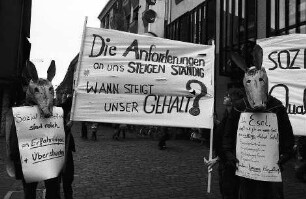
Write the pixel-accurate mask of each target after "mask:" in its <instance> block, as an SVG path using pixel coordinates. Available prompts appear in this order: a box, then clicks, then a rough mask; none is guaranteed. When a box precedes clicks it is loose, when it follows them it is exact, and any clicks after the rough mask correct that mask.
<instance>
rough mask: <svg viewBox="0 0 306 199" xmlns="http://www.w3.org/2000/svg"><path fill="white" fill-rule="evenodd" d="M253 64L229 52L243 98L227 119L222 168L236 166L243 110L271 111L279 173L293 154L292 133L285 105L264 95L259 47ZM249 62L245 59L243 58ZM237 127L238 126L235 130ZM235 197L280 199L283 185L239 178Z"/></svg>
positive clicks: (266, 89) (255, 52) (264, 85)
mask: <svg viewBox="0 0 306 199" xmlns="http://www.w3.org/2000/svg"><path fill="white" fill-rule="evenodd" d="M252 57H253V63H252V65H253V66H251V67H250V68H248V67H247V64H246V62H245V60H244V59H243V58H242V57H241V56H239V55H238V54H237V53H232V54H231V58H232V60H233V61H234V63H235V64H236V65H237V66H239V67H240V68H241V69H243V70H244V72H245V75H244V78H243V85H244V88H245V92H246V97H245V98H243V99H241V100H240V101H239V102H237V103H236V104H235V106H234V108H233V110H232V111H231V113H230V115H229V117H228V118H227V122H226V126H225V129H224V136H223V138H222V149H223V150H224V155H225V161H226V163H225V164H226V167H228V168H232V169H237V168H238V162H239V161H238V160H237V156H236V143H237V131H238V125H239V119H240V116H241V114H244V113H272V114H275V115H276V118H277V119H276V120H277V123H276V125H277V127H278V135H279V136H278V138H279V140H278V150H279V159H278V162H277V164H278V166H279V168H280V169H279V170H280V173H281V172H282V165H283V164H284V163H285V162H287V161H288V160H289V159H290V158H291V157H292V156H293V146H294V136H293V131H292V126H291V123H290V121H289V117H288V114H287V112H286V108H285V107H284V106H283V105H282V103H281V101H279V100H278V99H276V98H275V97H273V96H271V95H268V76H267V73H266V71H265V69H264V68H263V67H262V57H263V51H262V48H261V47H260V46H258V45H255V46H254V47H253V51H252ZM246 61H249V60H246ZM239 130H240V129H239ZM239 181H240V183H239V199H283V198H284V194H283V184H282V182H276V181H273V182H272V181H262V180H254V179H250V178H245V177H239Z"/></svg>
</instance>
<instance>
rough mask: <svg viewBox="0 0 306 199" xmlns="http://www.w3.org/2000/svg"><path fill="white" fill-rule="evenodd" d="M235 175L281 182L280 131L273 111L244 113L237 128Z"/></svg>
mask: <svg viewBox="0 0 306 199" xmlns="http://www.w3.org/2000/svg"><path fill="white" fill-rule="evenodd" d="M236 157H237V159H238V161H239V163H237V165H238V169H237V170H236V175H238V176H241V177H245V178H249V179H253V180H260V181H274V182H281V181H282V176H281V171H280V168H279V166H278V164H277V162H278V160H279V134H278V125H277V117H276V114H274V113H241V116H240V119H239V125H238V131H237V142H236Z"/></svg>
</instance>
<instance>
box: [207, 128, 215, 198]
mask: <svg viewBox="0 0 306 199" xmlns="http://www.w3.org/2000/svg"><path fill="white" fill-rule="evenodd" d="M213 136H214V128H211V129H210V140H209V146H210V147H209V161H211V160H212V155H213ZM211 172H212V169H208V170H207V173H208V182H207V193H210V190H211Z"/></svg>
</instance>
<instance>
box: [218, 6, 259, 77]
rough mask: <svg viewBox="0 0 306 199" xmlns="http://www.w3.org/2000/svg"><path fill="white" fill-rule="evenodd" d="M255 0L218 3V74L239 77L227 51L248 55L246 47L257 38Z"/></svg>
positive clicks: (239, 74) (240, 73)
mask: <svg viewBox="0 0 306 199" xmlns="http://www.w3.org/2000/svg"><path fill="white" fill-rule="evenodd" d="M256 5H257V0H223V1H221V5H220V9H221V11H220V21H221V23H220V67H219V69H220V71H219V72H220V75H224V76H231V77H232V78H237V79H240V78H241V75H242V72H241V70H240V69H238V68H237V67H235V66H234V63H232V62H231V60H230V57H229V52H231V51H236V52H238V53H240V54H241V55H242V56H245V57H246V56H248V47H249V45H251V44H252V41H255V40H256V38H257V34H256V33H257V25H256V24H257V21H256V16H257V15H256V13H257V11H256V10H257V8H256Z"/></svg>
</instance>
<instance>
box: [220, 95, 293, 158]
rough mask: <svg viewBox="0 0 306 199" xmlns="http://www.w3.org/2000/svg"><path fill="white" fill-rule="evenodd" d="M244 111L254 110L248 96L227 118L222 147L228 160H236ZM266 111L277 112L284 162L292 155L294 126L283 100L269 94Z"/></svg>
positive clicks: (280, 151)
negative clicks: (238, 135) (239, 128)
mask: <svg viewBox="0 0 306 199" xmlns="http://www.w3.org/2000/svg"><path fill="white" fill-rule="evenodd" d="M242 112H254V110H252V109H251V107H250V105H249V103H248V100H247V99H246V98H244V99H242V100H241V101H239V102H238V103H237V104H236V105H235V107H234V108H233V110H232V111H231V114H230V115H229V117H228V118H227V122H226V125H225V129H224V136H223V140H222V149H223V151H224V153H225V158H226V161H235V151H236V137H237V135H236V134H237V129H238V122H239V118H240V114H241V113H242ZM265 112H267V113H275V114H276V116H277V122H278V131H279V155H280V163H284V162H286V161H287V160H289V159H290V158H291V157H292V155H293V145H294V136H293V131H292V126H291V123H290V121H289V117H288V114H287V112H286V108H285V107H284V106H283V105H282V103H281V101H279V100H278V99H276V98H274V97H272V96H269V99H268V102H267V108H266V110H265Z"/></svg>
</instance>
